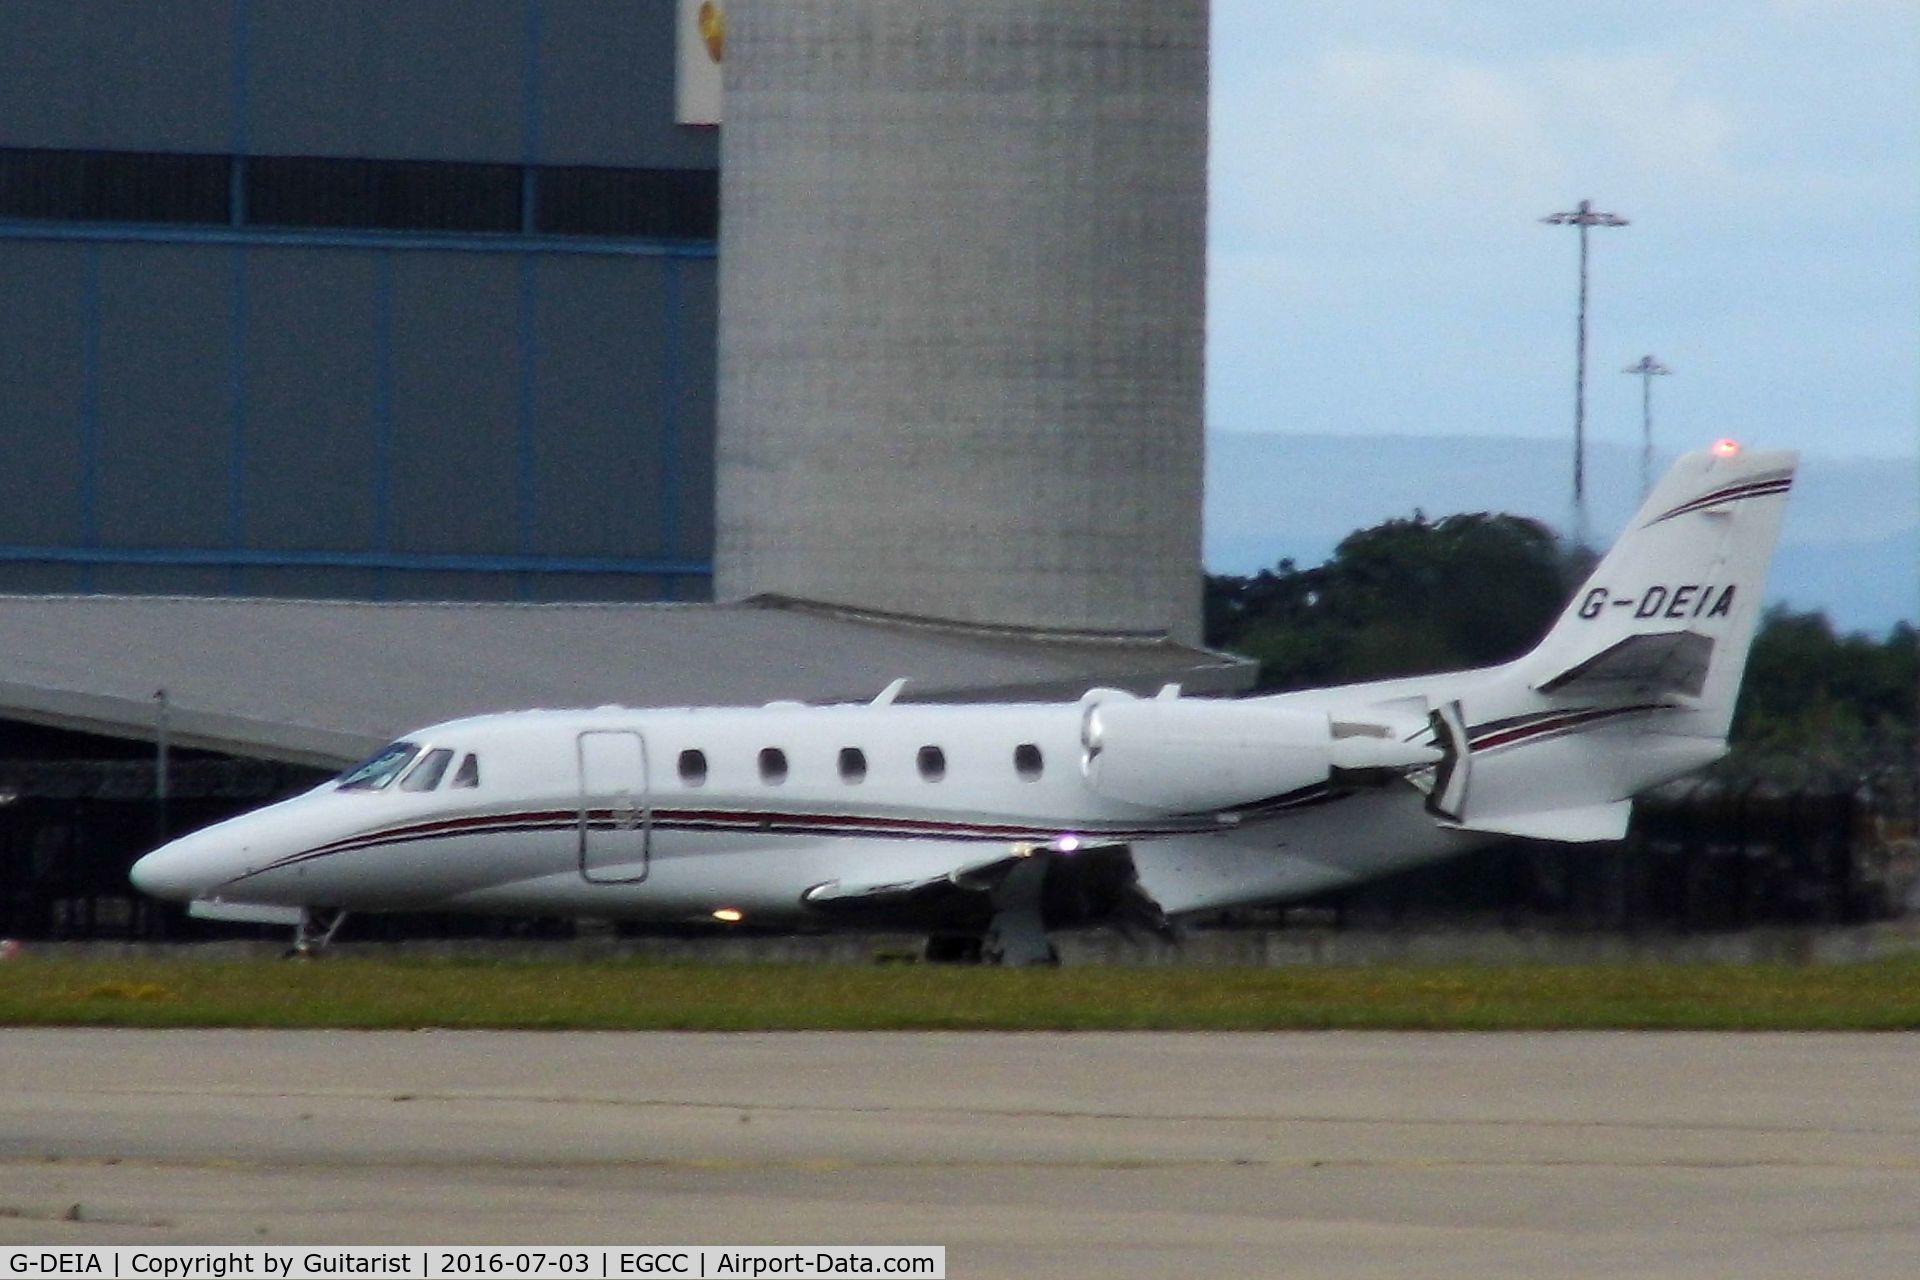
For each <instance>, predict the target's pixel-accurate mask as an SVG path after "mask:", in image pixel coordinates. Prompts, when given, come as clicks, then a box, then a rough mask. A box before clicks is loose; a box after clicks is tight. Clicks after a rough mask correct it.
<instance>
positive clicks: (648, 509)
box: [0, 0, 719, 600]
mask: <svg viewBox="0 0 1920 1280" xmlns="http://www.w3.org/2000/svg"><path fill="white" fill-rule="evenodd" d="M674 17H675V6H674V3H673V0H408V2H407V3H405V4H394V3H390V2H389V0H328V2H327V3H325V4H310V3H305V2H304V0H166V2H165V3H155V4H126V3H124V2H123V0H8V3H6V4H4V5H0V296H4V297H5V298H6V299H7V305H6V307H5V308H0V386H4V387H5V388H6V394H5V396H4V397H0V433H3V434H4V438H5V440H6V442H7V460H6V465H5V466H4V467H0V590H5V591H15V592H20V591H33V592H53V591H61V592H64V591H79V592H140V593H153V592H171V593H183V594H227V595H249V596H327V597H341V598H361V599H386V598H396V599H496V600H510V599H525V600H555V599H600V600H606V599H614V600H619V599H707V598H710V596H711V586H710V581H711V560H712V545H713V533H712V529H713V514H712V494H713V471H712V458H713V401H714V396H713V388H714V370H713V363H714V334H715V327H716V319H715V307H716V302H715V295H714V290H715V241H716V237H717V228H718V214H719V192H718V176H717V172H716V169H717V163H718V141H717V138H716V137H715V130H714V129H713V128H711V127H708V126H701V125H682V124H678V123H676V111H675V102H674V93H675V67H674V59H673V56H672V49H673V24H674Z"/></svg>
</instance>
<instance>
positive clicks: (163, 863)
mask: <svg viewBox="0 0 1920 1280" xmlns="http://www.w3.org/2000/svg"><path fill="white" fill-rule="evenodd" d="M212 852H213V851H212V850H210V849H208V848H206V842H205V841H204V840H201V839H200V838H199V837H198V836H183V837H181V838H180V839H178V840H175V841H173V842H172V843H170V844H163V845H161V846H160V847H159V848H158V849H155V850H154V851H153V852H152V853H149V854H147V855H146V856H145V857H143V858H141V859H140V860H139V861H138V862H136V863H134V864H133V868H132V869H131V870H130V871H128V872H127V878H128V879H130V880H132V881H133V887H134V888H136V889H138V890H140V892H142V893H145V894H151V895H152V896H153V897H156V898H165V899H167V900H169V901H172V902H188V901H191V900H192V899H194V898H197V897H199V896H201V895H202V894H203V893H205V892H206V891H207V890H208V889H209V888H211V887H212V886H213V885H214V884H216V883H218V882H219V880H220V879H222V878H224V877H222V876H221V875H219V874H218V873H217V872H216V870H215V869H214V867H213V866H212V865H211V858H210V856H209V855H210V854H212Z"/></svg>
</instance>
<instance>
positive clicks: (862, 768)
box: [840, 747, 867, 782]
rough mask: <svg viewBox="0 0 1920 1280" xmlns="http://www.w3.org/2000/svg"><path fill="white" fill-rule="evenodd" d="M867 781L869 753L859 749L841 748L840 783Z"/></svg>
mask: <svg viewBox="0 0 1920 1280" xmlns="http://www.w3.org/2000/svg"><path fill="white" fill-rule="evenodd" d="M866 780H867V753H866V752H864V751H862V750H861V749H860V748H858V747H842V748H840V781H842V782H865V781H866Z"/></svg>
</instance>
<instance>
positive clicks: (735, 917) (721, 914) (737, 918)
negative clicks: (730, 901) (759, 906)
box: [713, 907, 747, 924]
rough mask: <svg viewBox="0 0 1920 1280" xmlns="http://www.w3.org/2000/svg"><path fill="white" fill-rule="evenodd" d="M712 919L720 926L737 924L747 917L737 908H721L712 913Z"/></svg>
mask: <svg viewBox="0 0 1920 1280" xmlns="http://www.w3.org/2000/svg"><path fill="white" fill-rule="evenodd" d="M713 918H714V919H715V920H718V921H719V922H720V923H721V924H739V923H740V922H741V921H742V920H745V919H746V918H747V917H746V914H745V913H744V912H742V911H741V910H740V909H739V908H738V907H721V908H720V909H719V910H718V911H716V912H714V913H713Z"/></svg>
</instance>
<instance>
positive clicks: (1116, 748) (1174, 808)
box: [1080, 698, 1440, 812]
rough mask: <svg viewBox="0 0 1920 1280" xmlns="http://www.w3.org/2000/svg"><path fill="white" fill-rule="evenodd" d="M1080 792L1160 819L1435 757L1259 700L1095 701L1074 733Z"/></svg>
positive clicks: (1372, 729) (1382, 732) (1382, 733)
mask: <svg viewBox="0 0 1920 1280" xmlns="http://www.w3.org/2000/svg"><path fill="white" fill-rule="evenodd" d="M1080 740H1081V744H1082V745H1083V746H1084V747H1085V748H1086V755H1085V757H1084V760H1085V768H1086V774H1087V785H1088V786H1090V787H1092V788H1093V790H1095V791H1097V792H1099V793H1100V794H1101V795H1103V796H1107V797H1110V798H1112V799H1115V800H1123V801H1126V802H1128V803H1131V804H1138V805H1146V806H1149V807H1152V808H1155V809H1162V810H1166V811H1169V812H1193V811H1197V810H1207V809H1224V808H1228V807H1230V806H1233V805H1237V804H1247V803H1251V802H1253V801H1257V800H1265V799H1268V798H1270V797H1273V796H1281V795H1286V794H1287V793H1289V792H1293V791H1299V790H1301V789H1302V788H1305V787H1311V786H1314V785H1316V784H1319V783H1324V782H1326V781H1327V780H1328V778H1329V777H1330V776H1331V775H1332V773H1333V771H1334V770H1335V769H1345V770H1369V769H1389V770H1400V769H1414V768H1420V767H1423V766H1425V765H1428V764H1431V763H1433V762H1434V761H1435V760H1437V759H1439V758H1440V753H1439V752H1438V751H1436V750H1434V749H1433V748H1431V747H1428V746H1424V745H1416V744H1414V743H1410V742H1405V741H1402V740H1400V739H1399V738H1398V737H1397V736H1395V735H1392V734H1390V733H1389V732H1388V730H1387V728H1386V726H1384V725H1372V724H1366V725H1356V724H1349V723H1339V724H1337V725H1336V722H1335V721H1334V720H1333V718H1332V717H1330V716H1329V715H1327V714H1326V713H1325V712H1314V711H1292V710H1288V709H1285V708H1283V707H1276V706H1273V705H1271V704H1270V703H1266V702H1264V701H1247V702H1215V701H1211V700H1207V699H1198V698H1192V699H1189V698H1156V699H1153V700H1151V701H1139V700H1134V699H1124V700H1119V699H1116V700H1103V701H1100V702H1096V703H1094V704H1093V705H1092V706H1090V707H1088V708H1087V712H1086V718H1085V719H1084V720H1083V721H1082V723H1081V728H1080Z"/></svg>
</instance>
